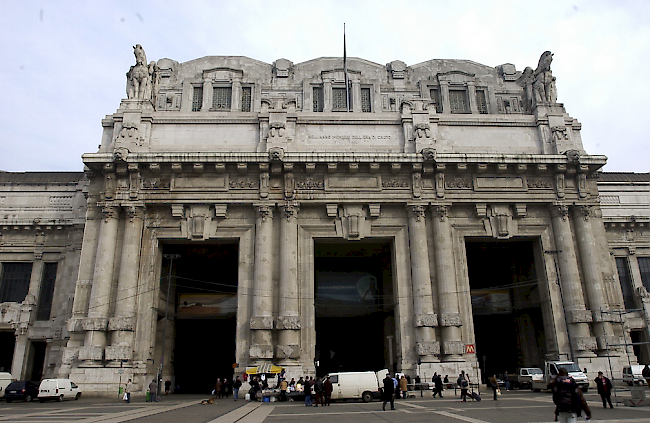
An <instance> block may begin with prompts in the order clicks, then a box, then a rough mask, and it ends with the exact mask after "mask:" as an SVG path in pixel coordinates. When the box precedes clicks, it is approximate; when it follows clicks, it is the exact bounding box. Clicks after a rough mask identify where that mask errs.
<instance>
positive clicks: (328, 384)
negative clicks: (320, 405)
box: [323, 376, 334, 406]
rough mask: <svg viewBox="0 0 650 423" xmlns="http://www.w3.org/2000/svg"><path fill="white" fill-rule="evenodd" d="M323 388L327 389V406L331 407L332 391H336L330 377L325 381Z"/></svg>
mask: <svg viewBox="0 0 650 423" xmlns="http://www.w3.org/2000/svg"><path fill="white" fill-rule="evenodd" d="M323 386H324V387H325V405H328V406H329V405H330V400H331V399H332V391H333V390H334V387H333V386H332V381H331V380H330V377H329V376H327V379H325V382H324V383H323Z"/></svg>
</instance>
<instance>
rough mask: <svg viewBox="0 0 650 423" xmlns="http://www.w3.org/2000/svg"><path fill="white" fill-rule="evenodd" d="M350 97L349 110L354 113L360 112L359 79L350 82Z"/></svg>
mask: <svg viewBox="0 0 650 423" xmlns="http://www.w3.org/2000/svg"><path fill="white" fill-rule="evenodd" d="M350 97H352V104H350V110H352V111H353V112H354V113H361V83H360V82H359V81H353V82H352V88H351V89H350Z"/></svg>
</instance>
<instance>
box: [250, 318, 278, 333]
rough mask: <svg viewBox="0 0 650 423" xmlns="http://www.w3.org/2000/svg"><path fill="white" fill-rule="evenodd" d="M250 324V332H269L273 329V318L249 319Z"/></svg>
mask: <svg viewBox="0 0 650 423" xmlns="http://www.w3.org/2000/svg"><path fill="white" fill-rule="evenodd" d="M250 324H251V330H271V329H273V317H271V316H261V317H251V321H250Z"/></svg>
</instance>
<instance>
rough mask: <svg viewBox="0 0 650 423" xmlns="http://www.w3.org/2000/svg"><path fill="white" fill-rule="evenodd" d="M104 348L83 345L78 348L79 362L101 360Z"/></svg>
mask: <svg viewBox="0 0 650 423" xmlns="http://www.w3.org/2000/svg"><path fill="white" fill-rule="evenodd" d="M103 359H104V347H99V346H93V345H84V346H83V347H79V360H103Z"/></svg>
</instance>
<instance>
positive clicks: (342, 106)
mask: <svg viewBox="0 0 650 423" xmlns="http://www.w3.org/2000/svg"><path fill="white" fill-rule="evenodd" d="M332 111H334V112H347V111H348V104H347V92H346V91H345V88H332Z"/></svg>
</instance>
